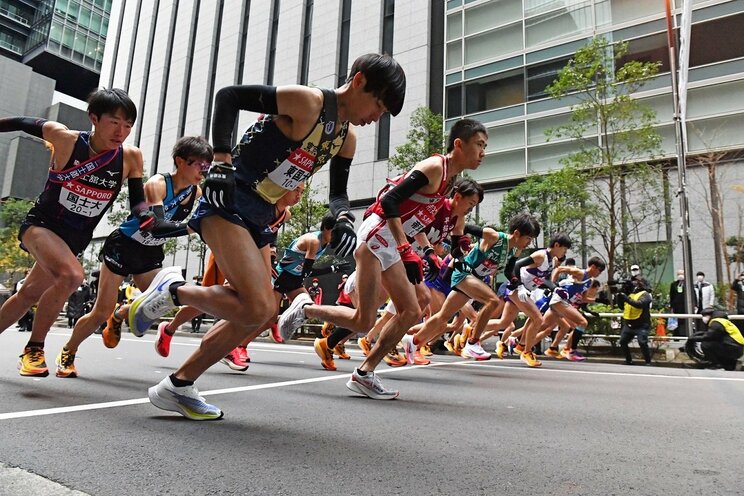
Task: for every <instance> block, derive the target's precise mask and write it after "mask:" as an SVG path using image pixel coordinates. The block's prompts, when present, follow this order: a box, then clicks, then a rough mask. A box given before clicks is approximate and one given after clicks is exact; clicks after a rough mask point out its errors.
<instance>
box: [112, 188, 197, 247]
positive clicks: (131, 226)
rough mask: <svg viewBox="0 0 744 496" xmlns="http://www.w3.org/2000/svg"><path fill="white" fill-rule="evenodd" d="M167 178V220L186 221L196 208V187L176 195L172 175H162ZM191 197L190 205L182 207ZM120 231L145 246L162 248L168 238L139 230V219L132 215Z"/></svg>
mask: <svg viewBox="0 0 744 496" xmlns="http://www.w3.org/2000/svg"><path fill="white" fill-rule="evenodd" d="M162 176H163V177H164V178H165V198H163V210H164V211H165V220H169V221H172V222H180V221H182V220H185V219H186V217H188V216H189V214H190V213H191V208H192V207H193V206H194V199H195V198H196V186H193V185H189V186H187V187H185V188H184V189H182V190H181V191H179V192H178V193H175V192H174V191H173V178H172V177H171V175H170V174H168V173H165V174H162ZM189 195H191V198H190V199H189V201H188V203H186V204H185V205H182V204H181V202H182V201H184V200H185V199H186V198H187V197H189ZM119 230H120V231H121V232H122V234H124V235H125V236H127V237H129V238H132V239H133V240H134V241H137V242H138V243H140V244H142V245H145V246H160V245H164V244H165V243H166V241H168V240H167V239H166V238H156V237H154V236H153V235H152V233H150V232H147V231H141V230H140V228H139V219H135V218H134V217H133V216H132V215H130V216H129V217H128V218H127V220H125V221H124V222H123V223H122V224H121V225H120V226H119Z"/></svg>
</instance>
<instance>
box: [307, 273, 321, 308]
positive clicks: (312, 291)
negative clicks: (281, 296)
mask: <svg viewBox="0 0 744 496" xmlns="http://www.w3.org/2000/svg"><path fill="white" fill-rule="evenodd" d="M307 292H308V294H309V295H310V298H312V300H313V302H314V303H315V304H316V305H322V304H323V288H321V287H320V281H318V278H317V277H314V278H313V284H312V285H311V286H310V287H309V288H308V289H307Z"/></svg>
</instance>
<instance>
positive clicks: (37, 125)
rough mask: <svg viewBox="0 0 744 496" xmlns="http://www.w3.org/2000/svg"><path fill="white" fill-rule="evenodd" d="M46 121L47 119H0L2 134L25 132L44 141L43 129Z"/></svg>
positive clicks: (0, 131)
mask: <svg viewBox="0 0 744 496" xmlns="http://www.w3.org/2000/svg"><path fill="white" fill-rule="evenodd" d="M46 121H47V120H46V119H37V118H36V117H6V118H5V119H0V133H9V132H11V131H23V132H24V133H27V134H30V135H32V136H36V137H37V138H41V139H44V133H43V131H42V128H43V127H44V123H45V122H46Z"/></svg>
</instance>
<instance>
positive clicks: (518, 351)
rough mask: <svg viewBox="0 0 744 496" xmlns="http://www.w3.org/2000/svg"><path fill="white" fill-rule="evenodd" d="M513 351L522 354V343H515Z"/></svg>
mask: <svg viewBox="0 0 744 496" xmlns="http://www.w3.org/2000/svg"><path fill="white" fill-rule="evenodd" d="M514 351H516V352H517V353H519V354H520V355H521V354H522V353H524V345H523V344H522V343H517V346H515V347H514Z"/></svg>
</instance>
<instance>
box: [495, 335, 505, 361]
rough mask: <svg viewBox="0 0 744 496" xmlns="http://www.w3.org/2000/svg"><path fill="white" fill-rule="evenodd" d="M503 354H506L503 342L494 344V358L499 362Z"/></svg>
mask: <svg viewBox="0 0 744 496" xmlns="http://www.w3.org/2000/svg"><path fill="white" fill-rule="evenodd" d="M504 353H506V345H505V344H504V342H503V341H501V340H499V342H498V343H496V356H497V357H499V360H503V359H504Z"/></svg>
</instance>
